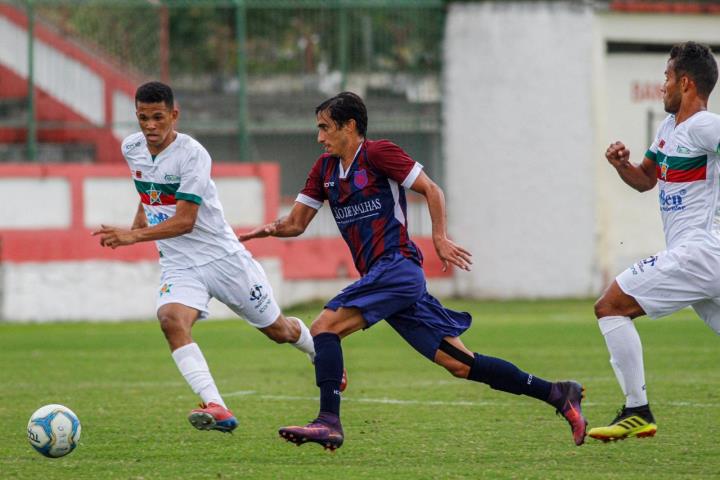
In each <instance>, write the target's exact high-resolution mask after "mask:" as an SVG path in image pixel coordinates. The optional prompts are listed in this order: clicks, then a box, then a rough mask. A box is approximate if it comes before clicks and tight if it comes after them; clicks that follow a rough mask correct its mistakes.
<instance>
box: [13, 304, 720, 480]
mask: <svg viewBox="0 0 720 480" xmlns="http://www.w3.org/2000/svg"><path fill="white" fill-rule="evenodd" d="M447 305H448V306H450V307H452V308H455V309H462V310H467V311H470V312H471V313H472V314H473V316H474V325H473V327H472V328H471V329H470V331H469V332H468V333H466V334H465V335H464V336H463V339H464V340H465V344H466V345H467V346H468V347H469V348H471V349H473V350H475V351H479V352H482V353H484V354H488V355H494V356H499V357H503V358H506V359H508V360H510V361H512V362H514V363H516V364H517V365H518V366H519V367H521V368H523V369H525V370H527V371H530V372H532V373H534V374H535V375H538V376H541V377H544V378H547V379H567V378H574V379H577V380H579V381H581V382H582V383H583V384H584V385H585V386H586V394H587V398H586V401H585V403H584V411H585V414H586V416H587V417H588V420H589V421H590V424H591V426H592V425H600V424H604V423H606V422H607V421H609V420H611V419H612V417H613V416H614V414H615V411H616V409H617V408H618V407H620V406H621V404H622V401H623V399H622V397H621V394H620V391H619V388H618V387H617V385H616V382H615V377H614V375H613V373H612V369H611V368H610V365H609V363H608V354H607V351H606V349H605V344H604V341H603V339H602V336H601V335H600V332H599V329H598V327H597V324H596V322H595V321H594V319H593V315H592V303H591V302H589V301H567V302H465V301H449V302H447ZM318 307H319V305H311V306H307V307H303V308H297V309H294V310H292V311H290V312H288V313H292V314H295V315H298V316H300V317H301V318H303V319H305V320H306V321H307V322H308V323H309V322H310V320H311V319H312V318H313V316H314V315H315V313H316V312H317V311H318ZM638 330H639V331H640V335H641V337H642V339H643V344H644V347H645V364H646V370H647V381H648V389H649V394H650V399H651V405H652V406H653V411H654V413H655V416H656V419H657V420H658V427H659V430H658V434H657V436H656V437H655V438H651V439H641V440H640V439H630V440H626V441H624V442H617V443H608V444H603V443H601V442H597V441H594V440H592V439H590V438H588V441H587V443H586V444H585V445H583V446H582V447H576V446H575V445H574V444H573V442H572V439H571V436H570V430H569V427H568V426H567V424H566V423H565V421H564V420H562V419H561V418H560V417H557V416H556V415H555V414H554V411H553V410H552V409H551V408H550V407H549V406H547V405H545V404H543V403H540V402H537V401H535V400H532V399H529V398H527V397H516V396H513V395H508V394H503V393H500V392H497V391H494V390H491V389H489V388H488V387H487V386H485V385H480V384H477V383H473V382H468V381H463V380H459V379H455V378H452V377H451V376H450V375H449V374H447V373H446V372H445V371H444V370H442V369H441V368H439V367H436V366H434V365H432V364H431V363H429V362H428V361H426V360H425V359H424V358H422V357H421V356H420V355H418V354H416V353H415V352H414V351H413V350H412V349H411V348H410V347H408V346H407V345H406V344H405V343H404V342H403V341H402V340H401V339H400V338H399V337H398V336H397V335H396V334H395V333H394V332H393V331H392V330H391V329H390V328H389V327H388V326H387V325H385V324H380V325H378V326H376V327H374V328H373V329H371V330H369V331H366V332H359V333H357V334H355V335H353V336H352V337H350V338H349V339H347V340H346V341H345V342H343V346H344V352H345V362H346V367H347V368H348V372H349V376H350V385H349V387H348V390H347V391H346V392H345V396H344V401H343V406H342V412H343V425H344V427H345V434H346V437H345V445H344V446H343V447H342V448H341V449H339V450H338V451H336V452H335V453H329V452H326V451H324V450H323V449H322V448H321V447H320V446H318V445H314V444H309V445H304V446H302V447H295V446H294V445H291V444H289V443H286V442H284V441H283V440H281V439H280V438H279V437H278V435H277V428H278V427H279V426H282V425H286V424H297V423H304V422H306V421H309V420H311V419H312V418H313V417H314V416H315V414H316V412H317V405H318V404H317V399H316V397H317V389H316V387H315V385H314V374H313V370H312V368H311V366H310V364H309V362H308V360H307V358H306V357H305V355H302V354H300V353H299V352H298V351H296V350H295V349H293V348H292V347H290V346H287V345H276V344H274V343H272V342H270V341H268V340H266V339H265V337H264V336H262V335H261V334H260V333H259V332H257V331H255V330H253V329H252V328H250V327H248V326H247V325H246V324H245V323H244V322H242V321H239V320H238V321H223V322H210V321H209V322H205V323H199V324H198V325H197V326H196V327H195V330H194V335H195V339H196V341H197V342H198V343H199V344H200V346H201V348H202V349H203V351H204V353H205V356H206V358H207V360H208V362H209V364H210V367H211V369H212V372H213V374H214V376H215V380H216V382H217V383H218V386H219V387H220V389H221V391H222V392H223V393H224V394H225V400H226V401H227V402H228V404H229V406H230V407H231V408H232V409H233V410H234V412H235V414H236V416H237V417H238V419H239V420H240V427H239V428H238V430H237V431H236V433H235V434H234V435H223V434H220V433H218V432H201V431H197V430H195V429H193V428H192V427H191V426H190V425H189V423H188V422H187V420H186V414H187V412H188V411H189V410H190V409H191V408H192V407H193V406H194V405H195V404H196V402H197V399H196V397H195V395H194V394H193V393H192V392H191V391H190V388H189V387H188V386H187V385H186V384H185V383H184V380H183V379H182V377H181V376H180V374H179V373H178V371H177V369H176V367H175V364H174V363H173V362H172V359H171V357H170V355H169V352H168V350H167V346H166V344H165V341H164V338H163V336H162V334H161V332H160V329H159V327H158V326H157V324H156V323H155V322H152V321H148V322H137V323H118V324H91V323H75V324H51V325H39V324H36V325H7V324H0V366H1V367H2V374H1V375H2V376H1V377H0V378H1V382H0V425H1V426H2V436H0V478H2V479H14V478H22V479H26V478H27V479H31V478H32V479H49V478H53V479H54V478H58V479H59V478H63V479H80V478H82V479H111V478H112V479H114V478H118V479H146V480H149V479H189V478H198V479H200V478H201V479H226V478H267V479H275V478H278V479H284V478H287V479H324V478H333V479H343V480H349V479H356V478H366V479H386V478H405V479H458V478H468V479H470V478H472V479H477V478H517V479H522V478H537V479H549V478H558V479H568V478H576V479H585V478H604V479H612V478H618V479H619V478H622V479H633V478H640V477H647V478H653V479H660V478H664V479H680V478H688V479H690V478H692V479H706V478H717V477H718V475H720V459H719V458H718V442H717V437H716V435H715V431H716V429H717V427H718V426H719V425H720V372H719V371H718V365H719V364H720V362H719V360H720V339H718V337H717V336H716V335H715V334H714V333H713V332H712V331H711V330H710V329H708V328H707V327H706V326H705V325H704V324H703V322H702V321H700V320H699V319H697V317H695V315H694V313H693V312H692V311H690V310H687V311H683V312H680V313H678V314H676V315H674V316H672V317H670V318H667V319H663V320H660V321H651V320H647V319H645V320H641V321H639V322H638ZM47 403H62V404H65V405H67V406H69V407H70V408H72V409H73V410H74V411H75V412H76V413H77V414H78V416H79V417H80V420H81V422H82V427H83V433H82V438H81V440H80V446H79V447H78V448H77V450H76V451H75V452H73V453H72V454H70V455H69V456H67V457H65V458H62V459H58V460H52V459H47V458H44V457H42V456H41V455H39V454H38V453H36V452H35V451H34V450H33V449H32V448H31V447H30V445H29V444H28V442H27V440H26V435H25V427H26V424H27V420H28V418H29V416H30V414H31V413H32V412H33V411H34V410H35V409H36V408H38V407H39V406H41V405H44V404H47Z"/></svg>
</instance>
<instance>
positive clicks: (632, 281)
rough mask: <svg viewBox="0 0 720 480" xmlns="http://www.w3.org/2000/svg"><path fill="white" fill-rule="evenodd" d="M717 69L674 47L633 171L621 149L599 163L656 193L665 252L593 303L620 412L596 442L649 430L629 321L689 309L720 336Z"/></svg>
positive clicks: (636, 341)
mask: <svg viewBox="0 0 720 480" xmlns="http://www.w3.org/2000/svg"><path fill="white" fill-rule="evenodd" d="M717 78H718V68H717V63H716V62H715V58H714V57H713V54H712V52H711V51H710V49H709V48H708V47H706V46H703V45H699V44H697V43H695V42H686V43H682V44H679V45H675V46H674V47H673V48H672V50H670V59H669V60H668V61H667V67H666V69H665V83H664V85H663V89H662V92H663V103H664V106H665V111H666V112H668V113H669V114H670V115H668V117H667V118H666V119H665V120H664V121H663V122H662V124H661V125H660V127H659V129H658V132H657V135H656V137H655V141H654V142H653V144H652V145H651V146H650V149H649V150H648V151H647V152H646V153H645V158H643V160H642V162H641V163H640V164H639V165H635V164H632V163H630V151H629V150H628V149H627V148H626V147H625V145H623V144H622V143H621V142H615V143H612V144H610V146H609V147H608V148H607V151H606V152H605V157H606V158H607V160H608V161H609V162H610V164H611V165H612V166H613V167H615V169H616V170H617V172H618V174H619V175H620V178H621V179H622V180H623V181H624V182H625V183H627V184H628V185H629V186H631V187H632V188H634V189H635V190H638V191H640V192H645V191H648V190H651V189H652V188H653V187H655V185H656V184H658V186H659V196H658V199H659V202H660V215H661V217H662V220H663V227H664V230H665V241H666V243H667V249H666V250H664V251H662V252H659V253H657V254H655V255H653V256H651V257H649V258H646V259H645V260H641V261H639V262H638V263H637V264H635V265H633V266H631V267H630V268H628V269H627V270H625V271H624V272H622V273H621V274H620V275H618V277H617V278H616V279H615V281H614V282H613V283H612V284H611V285H610V286H609V287H608V289H607V290H606V291H605V293H604V294H603V295H602V297H601V298H600V299H599V300H598V301H597V303H596V304H595V315H596V317H597V318H598V322H599V325H600V331H601V332H602V334H603V335H604V337H605V343H606V344H607V347H608V350H609V352H610V365H612V368H613V370H614V371H615V375H616V377H617V380H618V383H619V384H620V388H621V389H622V391H623V393H624V395H625V405H623V407H622V408H621V409H620V411H619V412H618V414H617V416H616V417H615V419H614V420H613V421H612V422H610V425H608V426H606V427H597V428H592V429H591V430H590V431H589V432H588V434H589V435H590V436H591V437H593V438H597V439H599V440H604V441H608V440H621V439H624V438H626V437H651V436H653V435H655V432H656V431H657V425H656V423H655V419H654V417H653V414H652V412H651V411H650V405H649V403H648V397H647V392H646V389H645V371H644V367H643V355H642V345H641V343H640V336H639V335H638V333H637V330H636V329H635V325H634V324H633V319H635V318H637V317H640V316H642V315H649V316H650V317H651V318H658V317H662V316H665V315H669V314H671V313H673V312H676V311H678V310H680V309H682V308H684V307H687V306H690V305H692V307H693V308H694V309H695V311H696V312H697V314H698V315H699V316H700V318H702V319H703V320H704V321H705V323H707V324H708V326H709V327H710V328H712V329H713V330H715V332H716V333H720V239H719V238H718V235H720V204H718V199H719V198H720V182H719V181H718V177H719V176H720V116H718V115H715V114H713V113H709V112H707V111H706V108H707V102H708V97H709V96H710V92H712V90H713V88H714V87H715V83H716V82H717Z"/></svg>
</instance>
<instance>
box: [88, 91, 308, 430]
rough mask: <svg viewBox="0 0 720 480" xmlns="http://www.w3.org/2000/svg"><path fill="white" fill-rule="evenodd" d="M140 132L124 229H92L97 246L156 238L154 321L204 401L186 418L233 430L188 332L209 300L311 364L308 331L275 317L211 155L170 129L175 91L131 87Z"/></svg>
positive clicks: (132, 152)
mask: <svg viewBox="0 0 720 480" xmlns="http://www.w3.org/2000/svg"><path fill="white" fill-rule="evenodd" d="M135 106H136V109H137V111H136V114H137V119H138V123H139V125H140V129H141V130H142V131H141V132H138V133H135V134H133V135H130V136H129V137H127V138H126V139H125V140H124V141H123V143H122V153H123V155H124V156H125V160H127V163H128V166H129V167H130V175H131V177H132V179H133V181H134V183H135V188H136V189H137V191H138V193H139V194H140V203H139V205H138V209H137V212H136V215H135V220H134V221H133V224H132V227H131V228H130V229H129V230H128V229H124V228H115V227H109V226H105V225H103V226H102V228H100V229H99V230H97V231H95V232H93V235H99V236H100V244H101V245H103V246H104V247H110V248H113V249H114V248H117V247H120V246H124V245H132V244H133V243H136V242H146V241H151V240H155V241H156V244H157V247H158V251H159V256H160V265H161V267H162V278H161V280H160V288H159V290H158V294H157V317H158V320H159V321H160V328H161V329H162V331H163V333H164V334H165V338H166V339H167V342H168V345H169V346H170V350H171V351H172V357H173V359H174V360H175V363H176V364H177V367H178V369H179V370H180V373H181V374H182V375H183V377H185V380H186V381H187V383H188V384H189V385H190V387H191V388H192V390H193V391H194V392H195V393H196V394H197V395H199V396H200V398H201V399H202V404H201V405H200V408H196V409H194V410H192V411H191V412H190V415H189V417H188V419H189V421H190V423H191V424H192V425H193V426H194V427H195V428H198V429H200V430H219V431H221V432H231V431H232V430H234V429H235V428H236V427H237V419H236V418H235V416H234V415H233V413H232V412H231V411H230V410H229V409H228V408H227V406H226V405H225V402H224V401H223V399H222V396H221V395H220V393H219V391H218V388H217V386H216V385H215V381H214V380H213V377H212V375H211V374H210V370H209V368H208V365H207V363H206V361H205V358H204V356H203V354H202V352H201V351H200V347H198V345H197V344H196V343H194V342H193V339H192V336H191V329H192V327H193V325H194V324H195V322H196V321H197V320H198V319H202V318H206V317H207V316H208V302H209V301H210V298H211V297H214V298H217V299H218V300H219V301H221V302H222V303H224V304H225V305H227V306H228V307H230V309H231V310H233V311H234V312H235V313H237V314H238V315H240V316H242V317H243V318H245V319H246V320H247V322H248V323H249V324H250V325H252V326H253V327H255V328H257V329H258V330H260V331H261V332H263V333H264V334H265V335H267V336H268V337H269V338H270V339H272V340H274V341H276V342H278V343H288V342H289V343H292V345H293V346H295V347H296V348H298V349H299V350H301V351H303V352H305V353H307V354H308V356H309V357H310V360H311V361H313V360H314V356H315V350H314V347H313V341H312V337H311V336H310V331H309V330H308V328H307V327H306V326H305V324H304V323H303V322H302V321H301V320H300V319H298V318H294V317H285V316H283V314H282V313H281V312H280V308H279V307H278V305H277V303H276V301H275V298H274V297H273V291H272V288H271V287H270V283H269V282H268V280H267V277H266V276H265V272H264V271H263V269H262V267H261V266H260V264H259V263H257V262H256V261H255V260H254V259H253V258H252V255H251V254H250V252H249V251H248V250H246V249H245V247H244V246H243V245H242V244H241V243H240V242H239V241H238V239H237V237H236V236H235V234H234V233H233V231H232V228H230V225H228V223H227V222H226V221H225V218H224V216H223V209H222V205H220V201H219V199H218V194H217V190H216V188H215V183H214V182H213V181H212V179H211V178H210V165H211V160H210V155H209V154H208V153H207V151H206V150H205V149H204V148H203V146H202V145H200V143H198V142H197V141H196V140H194V139H193V138H191V137H189V136H188V135H185V134H182V133H178V132H176V131H175V129H174V128H175V123H176V121H177V119H178V110H177V108H176V107H175V101H174V95H173V91H172V89H171V88H170V87H169V86H167V85H165V84H163V83H160V82H149V83H146V84H144V85H142V86H140V87H139V88H138V89H137V92H136V94H135Z"/></svg>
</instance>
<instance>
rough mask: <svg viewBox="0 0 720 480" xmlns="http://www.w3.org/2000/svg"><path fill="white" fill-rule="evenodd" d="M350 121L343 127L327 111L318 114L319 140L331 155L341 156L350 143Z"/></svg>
mask: <svg viewBox="0 0 720 480" xmlns="http://www.w3.org/2000/svg"><path fill="white" fill-rule="evenodd" d="M349 123H350V122H348V124H346V125H345V126H343V127H339V126H338V125H337V124H336V123H335V121H334V120H333V119H332V118H330V114H329V113H328V112H327V111H322V112H320V113H318V115H317V127H318V136H317V141H318V143H319V144H320V145H322V146H323V147H324V148H325V151H326V152H327V153H329V154H331V155H339V156H341V155H342V154H343V152H345V150H347V146H348V145H349V144H350V135H349V129H348V127H349Z"/></svg>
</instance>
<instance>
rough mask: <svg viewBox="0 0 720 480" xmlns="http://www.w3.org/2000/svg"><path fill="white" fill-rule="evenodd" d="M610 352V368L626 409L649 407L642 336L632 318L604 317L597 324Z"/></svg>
mask: <svg viewBox="0 0 720 480" xmlns="http://www.w3.org/2000/svg"><path fill="white" fill-rule="evenodd" d="M598 324H599V325H600V331H601V332H602V334H603V336H604V337H605V343H606V344H607V348H608V351H609V352H610V365H612V367H613V370H614V371H615V376H616V377H617V379H618V383H620V388H622V390H623V393H624V394H625V406H626V407H628V408H630V407H639V406H641V405H647V403H648V399H647V392H646V390H645V369H644V366H643V354H642V344H641V343H640V335H638V332H637V330H636V329H635V324H634V323H633V321H632V320H630V317H620V316H617V317H603V318H601V319H599V320H598Z"/></svg>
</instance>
